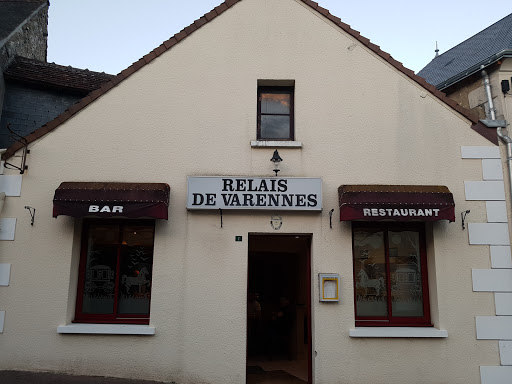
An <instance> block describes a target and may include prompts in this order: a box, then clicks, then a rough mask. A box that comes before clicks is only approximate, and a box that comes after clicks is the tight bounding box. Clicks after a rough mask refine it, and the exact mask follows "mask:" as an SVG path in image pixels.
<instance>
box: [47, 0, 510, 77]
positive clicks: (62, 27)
mask: <svg viewBox="0 0 512 384" xmlns="http://www.w3.org/2000/svg"><path fill="white" fill-rule="evenodd" d="M222 1H223V0H122V1H120V0H51V1H50V11H49V21H48V61H49V62H55V63H56V64H60V65H71V66H73V67H77V68H82V69H85V68H87V69H89V70H92V71H98V72H106V73H111V74H117V73H119V72H120V71H122V70H123V69H125V68H127V67H128V66H130V65H131V64H132V63H133V62H135V61H137V60H139V59H140V58H141V57H142V56H144V55H146V54H147V53H149V52H150V51H152V50H153V49H154V48H156V47H157V46H159V45H160V44H162V42H164V41H165V40H167V39H169V38H170V37H171V36H173V35H174V34H176V33H177V32H179V31H180V30H182V29H183V28H184V27H186V26H188V25H190V24H191V23H192V22H193V21H194V20H196V19H198V18H200V17H201V16H203V15H204V14H205V13H207V12H209V11H210V10H212V9H213V8H215V7H216V6H217V5H219V4H220V3H221V2H222ZM275 1H277V0H275ZM317 2H318V4H319V5H321V6H322V7H324V8H327V9H328V10H329V11H330V13H331V14H333V15H335V16H337V17H339V18H340V19H341V20H342V21H343V22H345V23H347V24H349V25H350V26H351V27H352V28H354V29H355V30H357V31H359V32H360V33H361V35H363V36H364V37H366V38H369V39H370V41H371V42H372V43H374V44H377V45H380V47H381V49H382V50H384V51H386V52H388V53H389V54H391V55H392V56H393V57H394V58H395V59H396V60H398V61H400V62H402V63H403V64H404V65H405V66H406V67H407V68H409V69H412V70H413V71H415V72H418V71H419V70H420V69H421V68H423V67H424V66H425V65H426V64H428V63H429V62H430V60H432V59H433V58H434V55H435V51H434V50H435V48H436V42H437V44H438V47H439V50H440V54H441V53H443V52H445V51H447V50H449V49H450V48H452V47H454V46H455V45H457V44H459V43H461V42H462V41H464V40H466V39H468V38H469V37H471V36H473V35H474V34H476V33H478V32H479V31H481V30H482V29H484V28H486V27H488V26H489V25H491V24H493V23H495V22H496V21H498V20H500V19H502V18H503V17H505V16H507V15H508V14H510V13H512V1H511V0H488V1H487V2H482V1H476V0H465V1H461V0H444V1H441V0H431V1H421V2H420V1H417V0H365V1H362V0H361V1H353V0H351V1H345V0H318V1H317ZM121 4H122V5H121Z"/></svg>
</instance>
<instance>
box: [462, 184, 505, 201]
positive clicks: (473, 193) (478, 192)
mask: <svg viewBox="0 0 512 384" xmlns="http://www.w3.org/2000/svg"><path fill="white" fill-rule="evenodd" d="M464 188H465V190H466V200H505V184H504V183H503V181H465V182H464Z"/></svg>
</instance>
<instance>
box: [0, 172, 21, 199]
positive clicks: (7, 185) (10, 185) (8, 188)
mask: <svg viewBox="0 0 512 384" xmlns="http://www.w3.org/2000/svg"><path fill="white" fill-rule="evenodd" d="M22 180H23V176H22V175H0V192H5V195H6V196H20V195H21V181H22Z"/></svg>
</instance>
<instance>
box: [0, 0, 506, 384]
mask: <svg viewBox="0 0 512 384" xmlns="http://www.w3.org/2000/svg"><path fill="white" fill-rule="evenodd" d="M262 31H264V32H263V33H262ZM468 128H471V129H468ZM26 140H27V142H28V147H29V149H30V154H28V156H27V157H26V162H27V164H28V165H29V168H28V170H27V171H26V172H25V173H24V174H23V175H20V174H19V172H16V171H14V170H10V169H4V170H3V173H4V174H3V175H1V176H0V188H1V189H0V192H6V195H7V197H6V198H5V202H4V207H3V210H2V212H1V213H0V215H2V216H1V217H2V218H6V219H0V220H4V221H0V225H1V228H2V229H1V230H0V240H4V241H0V255H1V256H0V257H1V259H0V260H1V261H0V263H1V264H0V285H2V286H3V287H2V288H1V289H0V303H1V305H2V308H0V309H1V310H0V331H2V332H3V333H2V334H0V343H1V345H2V348H1V349H0V369H19V370H40V371H56V372H66V373H71V374H88V375H105V376H115V377H130V378H141V379H153V380H167V381H175V382H177V383H180V384H192V383H212V384H213V383H226V384H240V383H245V382H247V383H261V382H264V381H265V380H274V382H279V381H281V382H296V383H315V384H337V383H344V384H356V383H357V384H359V383H385V384H388V383H389V384H391V383H425V384H426V383H428V384H435V383H450V384H452V383H464V384H467V383H470V384H472V383H475V384H476V383H484V384H490V383H493V384H500V383H507V382H508V380H509V378H510V377H511V375H512V373H511V369H510V368H511V367H505V366H500V355H499V353H498V342H497V341H496V340H495V339H496V337H495V332H496V330H497V329H498V328H503V327H506V326H507V323H506V322H502V321H501V318H498V317H496V316H493V315H494V311H495V306H494V297H493V295H492V293H491V292H493V291H501V292H506V291H507V289H508V291H512V290H511V289H510V287H509V286H508V284H509V281H508V280H506V279H502V278H501V272H500V271H497V273H495V272H496V271H494V270H490V269H489V268H490V266H491V257H492V262H493V263H495V262H496V260H501V261H502V262H505V260H506V257H507V255H508V257H510V241H509V237H508V230H507V224H506V222H504V220H503V215H504V209H502V208H503V207H502V202H501V201H500V200H503V199H504V187H503V177H502V171H501V163H500V161H499V148H498V146H497V140H496V134H495V130H493V129H489V128H486V127H485V126H483V125H482V124H481V123H480V122H479V121H478V118H477V117H475V116H473V115H472V114H471V113H470V112H469V111H468V110H466V109H464V108H462V107H461V106H459V105H458V104H457V103H456V102H454V101H453V100H451V99H449V98H447V97H446V96H445V95H444V94H443V93H442V92H440V91H438V90H436V89H435V87H434V86H432V85H430V84H428V83H427V82H425V81H424V79H422V78H421V77H418V76H416V75H415V74H414V73H413V72H412V71H410V70H408V69H406V68H404V67H403V66H402V65H401V64H400V63H399V62H397V61H396V60H394V59H393V58H392V57H391V56H390V55H389V54H387V53H385V52H383V51H382V50H381V49H380V48H379V47H378V46H376V45H374V44H372V43H370V42H369V40H368V39H366V38H364V37H362V36H361V35H360V34H359V33H358V32H357V31H355V30H353V29H352V28H350V27H349V26H348V25H346V24H344V23H343V22H342V21H341V20H340V19H338V18H337V17H335V16H332V15H331V14H329V12H328V11H327V10H325V9H323V8H321V7H319V6H318V5H317V3H315V2H312V1H309V0H277V1H276V0H272V1H270V0H266V1H262V0H239V1H237V0H228V1H226V2H224V3H222V4H221V5H219V6H218V7H216V8H215V9H214V10H212V11H211V12H209V13H207V14H206V15H204V16H203V17H201V18H200V19H198V20H196V21H195V22H194V23H192V24H191V25H190V26H188V27H186V28H185V29H184V30H182V31H181V32H179V33H177V34H176V35H174V36H173V37H171V38H170V39H169V40H167V41H165V42H164V43H163V44H162V45H160V46H159V47H157V48H156V49H155V50H153V51H152V52H150V53H148V54H147V55H146V56H144V57H143V58H142V59H140V60H139V61H137V62H136V63H134V64H133V65H131V66H130V67H128V68H127V69H125V70H124V71H122V72H121V73H120V74H119V75H117V76H116V77H114V78H112V79H111V80H109V81H108V82H106V83H105V84H103V85H102V86H101V87H100V88H99V89H97V90H95V91H92V92H91V93H90V94H89V95H88V96H86V97H84V98H83V99H81V100H80V101H79V102H77V103H76V104H74V105H73V106H71V107H70V108H68V109H67V110H66V111H64V112H63V113H62V114H60V115H59V116H58V117H56V118H55V119H54V120H52V121H50V122H48V123H47V124H45V125H43V126H42V127H41V128H39V129H37V130H35V131H34V132H33V133H31V134H30V135H28V136H26ZM276 149H277V151H276ZM23 150H24V147H23V146H22V145H21V144H19V143H16V144H13V145H12V146H11V147H9V148H8V149H7V152H6V153H4V155H3V160H4V161H7V162H10V163H16V164H19V163H20V161H21V158H20V156H21V155H22V153H23V152H24V151H23ZM271 158H272V159H273V160H274V162H271V161H269V160H270V159H271ZM280 160H282V161H280ZM496 200H498V201H496ZM469 210H470V211H471V213H470V214H469V215H468V216H467V217H465V222H464V223H461V217H462V216H461V213H463V214H464V213H465V212H466V211H469ZM505 216H506V215H505ZM5 220H10V223H11V224H9V225H10V226H5V227H4V226H3V223H5ZM453 221H455V223H453ZM468 221H469V223H468ZM505 221H506V220H505ZM12 223H13V224H12ZM4 228H10V230H9V231H6V230H4ZM504 271H505V270H504ZM506 273H508V272H506ZM496 300H497V302H498V300H501V304H500V306H501V307H500V308H502V309H504V310H507V308H510V307H511V306H512V298H511V296H510V294H508V293H504V294H503V295H499V296H496ZM475 318H476V322H477V326H476V329H475ZM496 319H498V321H496ZM508 329H512V327H509V328H508ZM509 338H512V335H510V337H509ZM500 347H502V348H503V349H506V348H508V347H509V344H503V345H501V344H500ZM503 356H504V355H503V354H502V359H503ZM0 375H1V372H0Z"/></svg>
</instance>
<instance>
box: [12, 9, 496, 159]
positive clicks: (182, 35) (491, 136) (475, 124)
mask: <svg viewBox="0 0 512 384" xmlns="http://www.w3.org/2000/svg"><path fill="white" fill-rule="evenodd" d="M240 1H243V0H225V1H224V2H223V3H221V4H220V5H218V6H217V7H215V8H214V9H212V10H211V11H210V12H208V13H206V14H205V15H204V16H202V17H200V18H199V19H197V20H196V21H194V22H193V23H192V24H190V25H189V26H188V27H185V28H184V29H182V30H181V31H180V32H178V33H176V34H175V35H174V36H172V37H171V38H170V39H169V40H166V41H164V42H163V43H162V44H161V45H159V46H158V47H156V48H155V49H153V50H152V51H151V52H149V53H148V54H147V55H145V56H144V57H142V58H141V59H139V61H136V62H135V63H133V64H132V65H130V66H129V67H128V68H126V69H125V70H123V71H121V72H119V73H118V74H117V76H114V77H113V78H112V79H111V80H109V81H107V82H106V83H104V84H103V85H102V86H101V87H100V88H98V89H96V90H94V91H92V92H91V93H89V94H88V95H87V96H85V97H84V98H82V99H81V100H80V101H79V102H78V103H76V104H74V105H72V106H71V107H69V108H68V109H67V110H65V111H64V112H63V113H61V114H60V115H59V116H57V117H56V118H55V119H53V120H52V121H49V122H48V123H46V124H45V125H43V126H42V127H40V128H38V129H36V130H35V131H34V132H32V133H31V134H30V135H28V136H25V139H26V140H27V142H28V143H31V142H33V141H35V140H37V139H39V138H40V137H42V136H44V135H46V134H47V133H48V132H51V131H53V130H54V129H55V128H57V127H59V126H60V125H61V124H63V123H64V122H66V121H67V120H69V119H70V118H72V117H73V116H74V115H75V114H77V113H78V112H80V111H81V110H82V109H84V108H86V107H87V106H88V105H89V104H91V103H92V102H94V101H95V100H96V99H97V98H99V97H101V96H103V95H104V94H105V93H107V92H109V91H110V90H111V89H112V88H114V87H116V86H117V85H118V84H119V83H121V82H122V81H124V80H126V79H127V78H129V77H130V76H131V75H133V74H134V73H135V72H137V71H138V70H139V69H141V68H142V67H144V66H145V65H147V64H149V63H150V62H152V61H153V60H155V59H156V58H157V57H158V56H160V55H162V54H163V53H165V52H167V51H168V50H170V49H172V48H173V47H174V46H175V45H176V44H179V43H180V42H181V41H182V40H184V39H186V38H187V37H188V36H190V35H191V34H193V33H194V32H195V31H196V30H198V29H199V28H201V27H203V26H204V25H205V24H208V23H209V22H210V21H211V20H213V19H215V18H216V17H218V16H220V15H221V14H222V13H224V12H225V11H227V10H228V9H229V8H231V7H233V6H234V5H236V4H237V3H239V2H240ZM300 2H302V3H303V4H305V5H306V6H308V7H310V8H311V9H313V10H315V11H316V12H318V13H319V14H321V15H322V16H324V17H326V18H327V19H328V20H329V21H330V22H331V23H333V25H336V26H337V27H338V28H340V29H341V30H342V31H344V32H346V33H347V34H349V35H350V36H352V37H353V38H354V39H356V40H357V41H358V42H359V43H360V44H361V45H363V46H365V47H366V48H368V49H369V50H370V51H372V52H373V53H375V54H376V55H377V56H379V57H380V58H381V59H382V60H384V61H385V62H387V63H388V64H389V65H390V66H392V67H394V68H395V69H396V70H398V71H400V72H401V73H403V74H404V75H405V76H407V77H408V78H409V79H411V80H412V81H414V82H415V83H417V84H419V85H420V86H421V87H423V88H424V89H425V90H427V91H428V92H430V93H431V94H432V95H433V96H434V97H436V98H438V99H439V100H441V101H442V102H443V103H445V104H446V105H448V106H449V107H450V108H452V109H453V110H455V111H457V112H458V113H460V114H461V115H462V116H464V117H465V118H466V119H468V120H469V121H470V122H471V126H470V127H471V129H473V130H474V131H476V132H478V133H479V134H480V135H482V136H483V137H485V138H486V139H487V140H489V141H490V142H492V143H493V144H494V145H498V139H497V136H496V130H495V129H492V128H487V127H486V126H485V125H484V124H482V123H481V122H480V121H479V120H478V116H476V115H474V114H473V113H472V112H471V111H469V110H468V109H466V108H464V107H462V106H460V105H459V104H458V103H457V102H456V101H454V100H452V99H450V98H449V97H447V96H446V95H445V94H444V93H443V92H441V91H439V90H438V89H437V88H436V87H434V86H433V85H432V84H430V83H428V82H427V81H425V79H424V78H423V77H420V76H417V75H416V74H415V73H414V71H412V70H410V69H408V68H406V67H404V66H403V64H402V63H401V62H399V61H397V60H395V59H394V58H393V57H392V56H391V55H390V54H389V53H387V52H384V51H383V50H382V49H380V47H379V46H378V45H375V44H373V43H372V42H370V40H369V39H367V38H366V37H364V36H361V34H360V33H359V32H358V31H356V30H355V29H353V28H351V27H350V25H348V24H345V23H344V22H343V21H341V19H340V18H339V17H336V16H334V15H332V14H331V13H330V12H329V11H328V10H327V9H325V8H323V7H321V6H319V5H318V3H317V2H315V1H312V0H300ZM21 148H23V145H21V144H19V143H15V144H13V145H12V146H10V147H9V148H8V149H7V151H6V152H5V153H4V154H3V155H2V159H3V160H6V159H9V158H10V157H12V156H13V155H14V154H15V153H16V152H17V151H18V150H20V149H21Z"/></svg>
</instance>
